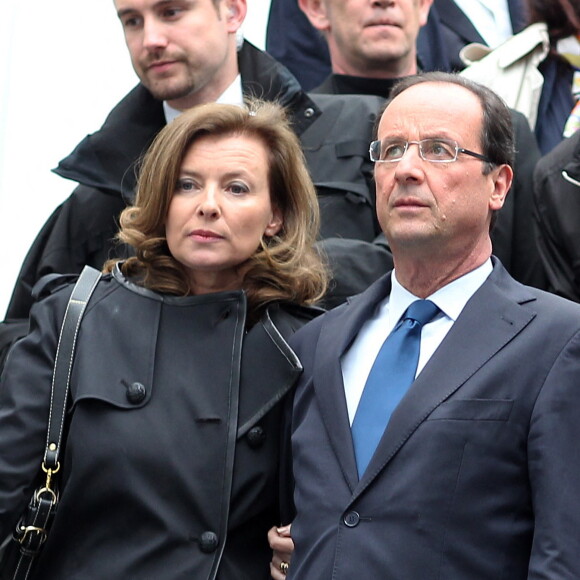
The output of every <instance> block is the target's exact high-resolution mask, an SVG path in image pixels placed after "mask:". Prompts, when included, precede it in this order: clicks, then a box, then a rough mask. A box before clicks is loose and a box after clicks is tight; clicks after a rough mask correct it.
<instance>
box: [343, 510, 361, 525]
mask: <svg viewBox="0 0 580 580" xmlns="http://www.w3.org/2000/svg"><path fill="white" fill-rule="evenodd" d="M342 521H343V522H344V525H345V526H346V527H348V528H356V526H358V523H359V522H360V516H359V514H358V513H357V512H348V513H347V514H345V515H344V518H342Z"/></svg>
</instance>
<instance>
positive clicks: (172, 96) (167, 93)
mask: <svg viewBox="0 0 580 580" xmlns="http://www.w3.org/2000/svg"><path fill="white" fill-rule="evenodd" d="M142 82H143V81H142ZM143 84H144V85H145V88H147V89H148V90H149V92H150V93H151V94H152V95H153V96H154V97H155V98H156V99H157V100H159V101H175V100H178V99H182V98H183V97H187V95H189V94H190V93H191V92H192V87H190V86H187V87H185V86H183V85H179V86H178V85H175V84H170V83H161V82H154V83H151V82H143Z"/></svg>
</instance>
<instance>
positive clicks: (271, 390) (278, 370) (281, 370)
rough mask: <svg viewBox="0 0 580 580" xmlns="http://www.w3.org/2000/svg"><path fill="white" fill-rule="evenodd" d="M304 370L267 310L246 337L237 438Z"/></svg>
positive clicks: (271, 405) (282, 394)
mask: <svg viewBox="0 0 580 580" xmlns="http://www.w3.org/2000/svg"><path fill="white" fill-rule="evenodd" d="M301 372H302V365H301V364H300V361H299V360H298V357H297V356H296V354H295V353H294V351H293V350H292V349H291V348H290V346H288V343H287V342H286V341H285V340H284V338H283V337H282V335H281V334H280V332H279V331H278V329H277V328H276V326H275V325H274V323H273V322H272V319H271V318H270V316H269V313H268V312H266V314H265V315H264V316H263V317H262V319H261V320H260V321H259V322H258V323H257V324H255V325H254V326H253V327H252V329H251V330H250V332H248V334H247V335H246V337H245V339H244V347H243V351H242V360H241V382H242V384H243V385H244V388H242V389H240V406H239V410H238V434H237V436H238V438H239V437H242V436H243V435H245V434H246V433H247V432H248V430H249V429H250V428H251V427H252V426H253V425H255V424H256V422H257V421H259V420H260V419H261V418H262V417H263V416H264V415H265V414H266V413H267V412H268V411H269V410H270V409H271V408H272V407H273V406H274V405H275V404H276V403H278V402H279V401H280V399H281V398H282V397H283V396H284V395H285V394H286V393H287V392H288V391H289V390H290V389H291V388H292V386H293V385H294V383H295V382H296V380H297V379H298V377H299V376H300V373H301Z"/></svg>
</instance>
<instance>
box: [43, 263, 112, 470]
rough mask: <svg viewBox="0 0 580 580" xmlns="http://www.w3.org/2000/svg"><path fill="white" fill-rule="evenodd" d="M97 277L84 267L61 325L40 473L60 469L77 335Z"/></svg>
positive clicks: (96, 273) (90, 268)
mask: <svg viewBox="0 0 580 580" xmlns="http://www.w3.org/2000/svg"><path fill="white" fill-rule="evenodd" d="M100 277H101V273H100V272H99V271H98V270H96V269H95V268H92V267H91V266H85V267H84V269H83V271H82V272H81V275H80V277H79V279H78V280H77V283H76V284H75V287H74V288H73V291H72V294H71V297H70V300H69V302H68V305H67V309H66V312H65V315H64V320H63V322H62V327H61V330H60V337H59V339H58V347H57V351H56V359H55V363H54V370H53V374H52V394H51V399H50V414H49V419H48V435H47V438H46V447H45V451H44V462H43V469H45V470H46V471H47V472H48V470H50V471H51V472H52V473H54V472H56V471H57V470H58V468H59V464H58V458H59V455H60V450H61V439H62V431H63V426H64V418H65V414H66V404H67V398H68V391H69V384H70V377H71V370H72V365H73V360H74V351H75V347H76V340H77V335H78V332H79V327H80V323H81V318H82V316H83V313H84V311H85V308H86V306H87V303H88V301H89V298H90V297H91V295H92V293H93V291H94V289H95V288H96V286H97V283H98V281H99V279H100Z"/></svg>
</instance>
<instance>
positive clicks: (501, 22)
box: [455, 0, 514, 48]
mask: <svg viewBox="0 0 580 580" xmlns="http://www.w3.org/2000/svg"><path fill="white" fill-rule="evenodd" d="M455 4H457V6H459V8H461V10H462V11H463V12H464V13H465V15H466V16H467V18H469V20H470V21H471V23H472V24H473V26H474V27H475V29H476V30H477V32H479V34H481V37H482V38H483V39H484V40H485V42H486V43H487V45H488V46H490V47H491V48H495V47H496V46H499V45H500V44H501V43H502V42H504V41H506V40H507V39H508V38H509V37H510V36H512V34H513V33H514V31H513V28H512V21H511V17H510V11H509V7H508V3H507V0H455Z"/></svg>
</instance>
